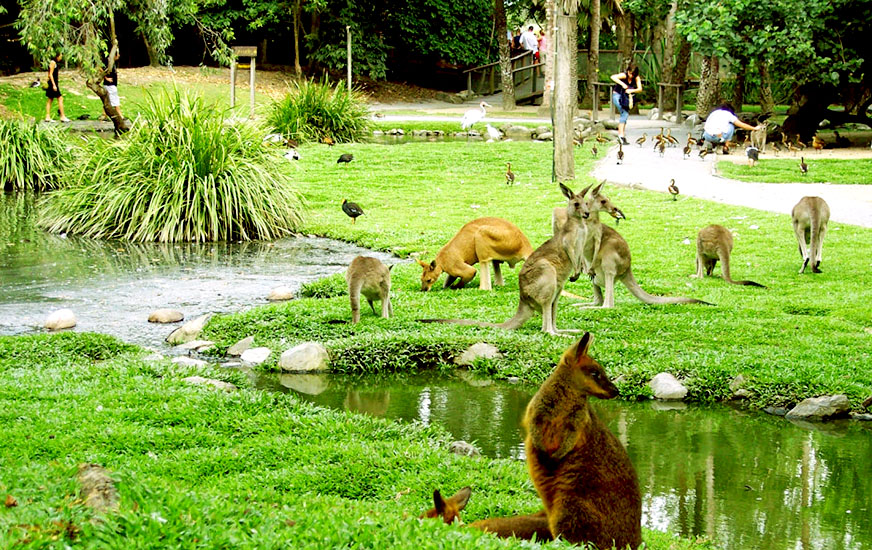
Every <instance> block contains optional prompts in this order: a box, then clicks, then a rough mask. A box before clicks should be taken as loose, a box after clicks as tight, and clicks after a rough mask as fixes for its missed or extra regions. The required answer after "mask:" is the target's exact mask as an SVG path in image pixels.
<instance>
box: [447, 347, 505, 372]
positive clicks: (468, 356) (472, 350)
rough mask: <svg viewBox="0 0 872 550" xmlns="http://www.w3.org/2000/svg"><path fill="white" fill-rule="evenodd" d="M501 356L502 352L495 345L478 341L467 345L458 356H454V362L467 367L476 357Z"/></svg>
mask: <svg viewBox="0 0 872 550" xmlns="http://www.w3.org/2000/svg"><path fill="white" fill-rule="evenodd" d="M502 358H503V354H502V353H500V350H499V349H498V348H497V347H496V346H493V345H491V344H486V343H485V342H478V343H477V344H473V345H471V346H469V347H468V348H467V349H466V351H464V352H463V353H462V354H461V355H460V357H455V358H454V364H456V365H461V366H464V367H468V366H471V365H472V364H473V363H475V360H476V359H502Z"/></svg>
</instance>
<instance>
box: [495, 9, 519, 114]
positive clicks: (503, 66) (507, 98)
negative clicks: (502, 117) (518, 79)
mask: <svg viewBox="0 0 872 550" xmlns="http://www.w3.org/2000/svg"><path fill="white" fill-rule="evenodd" d="M494 25H495V27H496V29H495V31H494V32H496V34H497V37H498V40H497V44H499V48H498V50H499V54H500V80H501V82H502V87H503V110H504V111H512V110H514V109H515V82H514V79H513V78H512V53H511V51H510V50H509V43H508V42H507V41H506V4H505V2H504V0H494Z"/></svg>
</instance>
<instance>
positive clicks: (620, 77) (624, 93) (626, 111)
mask: <svg viewBox="0 0 872 550" xmlns="http://www.w3.org/2000/svg"><path fill="white" fill-rule="evenodd" d="M612 80H613V81H614V83H615V85H614V87H613V88H612V102H613V103H614V104H615V107H616V108H617V109H618V112H620V113H621V118H620V119H619V120H618V139H619V140H621V143H623V144H624V145H629V144H630V142H628V141H627V138H626V137H624V130H625V129H626V127H627V119H628V118H629V117H630V109H632V108H633V94H635V93H637V92H641V91H642V77H641V76H639V67H637V66H636V64H635V63H630V65H629V67H627V70H626V71H624V72H622V73H615V74H613V75H612Z"/></svg>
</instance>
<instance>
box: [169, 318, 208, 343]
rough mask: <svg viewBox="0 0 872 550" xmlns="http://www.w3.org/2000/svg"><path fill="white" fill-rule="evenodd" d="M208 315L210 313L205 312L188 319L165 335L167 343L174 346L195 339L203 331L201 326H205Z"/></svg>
mask: <svg viewBox="0 0 872 550" xmlns="http://www.w3.org/2000/svg"><path fill="white" fill-rule="evenodd" d="M210 317H212V314H211V313H207V314H206V315H201V316H199V317H197V318H196V319H194V320H193V321H188V322H187V323H185V324H184V325H182V326H180V327H179V328H177V329H176V330H174V331H172V332H171V333H170V335H169V336H167V340H166V341H167V343H169V344H172V345H174V346H175V345H178V344H184V343H186V342H191V341H192V340H196V339H197V337H198V336H200V333H201V332H203V327H205V326H206V323H207V322H208V321H209V318H210Z"/></svg>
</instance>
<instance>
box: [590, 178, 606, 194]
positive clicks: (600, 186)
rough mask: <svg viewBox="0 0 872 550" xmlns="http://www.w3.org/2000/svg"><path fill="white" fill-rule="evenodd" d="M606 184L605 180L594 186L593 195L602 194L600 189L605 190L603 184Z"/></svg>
mask: <svg viewBox="0 0 872 550" xmlns="http://www.w3.org/2000/svg"><path fill="white" fill-rule="evenodd" d="M605 184H606V182H605V180H603V181H602V182H601V183H600V184H599V185H597V186H596V187H594V188H593V192H592V193H591V196H592V197H595V196H596V195H599V194H600V191H602V190H603V186H604V185H605Z"/></svg>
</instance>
